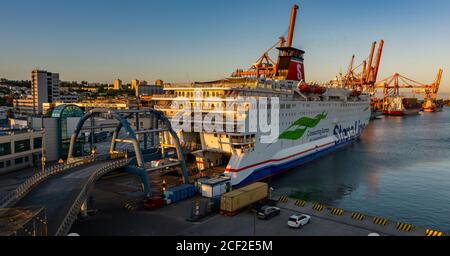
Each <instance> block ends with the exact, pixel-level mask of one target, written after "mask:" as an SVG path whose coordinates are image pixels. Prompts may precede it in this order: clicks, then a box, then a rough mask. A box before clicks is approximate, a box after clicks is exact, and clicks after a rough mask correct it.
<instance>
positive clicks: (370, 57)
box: [366, 42, 377, 82]
mask: <svg viewBox="0 0 450 256" xmlns="http://www.w3.org/2000/svg"><path fill="white" fill-rule="evenodd" d="M376 45H377V42H373V43H372V50H371V51H370V56H369V62H368V63H367V69H366V71H367V73H366V82H368V81H369V78H370V73H371V71H372V61H373V54H374V53H375V46H376Z"/></svg>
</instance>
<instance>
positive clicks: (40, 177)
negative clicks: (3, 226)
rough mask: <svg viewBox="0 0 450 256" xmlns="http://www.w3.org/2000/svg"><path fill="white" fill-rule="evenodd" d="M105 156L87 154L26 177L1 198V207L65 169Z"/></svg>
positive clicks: (7, 205) (20, 197)
mask: <svg viewBox="0 0 450 256" xmlns="http://www.w3.org/2000/svg"><path fill="white" fill-rule="evenodd" d="M103 157H104V156H100V157H94V156H87V157H83V158H79V159H77V161H76V162H73V163H70V164H62V165H54V166H51V167H49V168H47V169H45V170H44V171H42V172H39V173H37V174H35V175H33V176H31V177H29V178H28V179H26V180H25V181H24V182H23V183H22V184H21V185H19V186H18V187H17V188H16V189H14V190H13V191H10V192H9V193H7V194H6V195H5V196H3V197H2V198H0V208H7V207H9V206H11V205H13V204H14V203H15V202H17V201H19V200H20V199H22V198H23V197H24V196H26V195H27V194H28V193H29V192H30V191H31V189H32V188H33V187H35V186H36V185H38V184H39V183H41V182H43V181H45V180H47V179H48V178H49V177H51V176H53V175H56V174H59V173H62V172H64V171H67V170H69V169H72V168H75V167H78V166H80V165H83V164H88V163H92V162H94V161H99V160H101V159H102V158H103Z"/></svg>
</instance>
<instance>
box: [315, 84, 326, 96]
mask: <svg viewBox="0 0 450 256" xmlns="http://www.w3.org/2000/svg"><path fill="white" fill-rule="evenodd" d="M326 91H327V88H325V87H320V86H314V87H313V93H315V94H324V93H325V92H326Z"/></svg>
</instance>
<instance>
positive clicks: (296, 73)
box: [287, 59, 305, 81]
mask: <svg viewBox="0 0 450 256" xmlns="http://www.w3.org/2000/svg"><path fill="white" fill-rule="evenodd" d="M287 80H294V81H301V80H305V69H304V65H303V62H302V61H300V60H296V59H291V63H290V64H289V72H288V76H287Z"/></svg>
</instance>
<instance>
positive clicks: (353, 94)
mask: <svg viewBox="0 0 450 256" xmlns="http://www.w3.org/2000/svg"><path fill="white" fill-rule="evenodd" d="M359 95H361V92H359V91H352V92H351V93H350V96H352V97H358V96H359Z"/></svg>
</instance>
